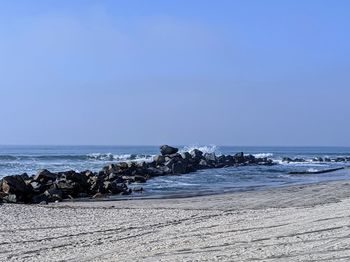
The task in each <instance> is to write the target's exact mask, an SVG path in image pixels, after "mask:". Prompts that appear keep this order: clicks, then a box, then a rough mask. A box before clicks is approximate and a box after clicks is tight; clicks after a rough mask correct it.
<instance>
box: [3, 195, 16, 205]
mask: <svg viewBox="0 0 350 262" xmlns="http://www.w3.org/2000/svg"><path fill="white" fill-rule="evenodd" d="M2 200H3V201H4V202H5V203H17V201H18V199H17V196H16V195H15V194H8V195H4V196H3V197H2Z"/></svg>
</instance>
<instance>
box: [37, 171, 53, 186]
mask: <svg viewBox="0 0 350 262" xmlns="http://www.w3.org/2000/svg"><path fill="white" fill-rule="evenodd" d="M56 179H57V174H54V173H51V172H50V171H48V170H46V169H43V170H40V171H38V173H37V174H36V176H34V180H36V181H40V182H41V183H46V182H48V181H55V180H56Z"/></svg>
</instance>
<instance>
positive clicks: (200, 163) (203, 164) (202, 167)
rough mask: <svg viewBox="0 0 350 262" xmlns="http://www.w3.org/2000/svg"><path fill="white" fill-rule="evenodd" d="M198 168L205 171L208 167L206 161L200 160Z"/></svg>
mask: <svg viewBox="0 0 350 262" xmlns="http://www.w3.org/2000/svg"><path fill="white" fill-rule="evenodd" d="M198 167H199V168H200V169H205V168H208V167H209V165H208V163H207V161H206V160H204V159H202V160H201V161H199V163H198Z"/></svg>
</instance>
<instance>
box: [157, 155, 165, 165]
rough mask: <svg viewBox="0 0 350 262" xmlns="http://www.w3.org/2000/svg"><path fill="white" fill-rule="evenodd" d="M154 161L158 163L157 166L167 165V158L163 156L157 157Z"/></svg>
mask: <svg viewBox="0 0 350 262" xmlns="http://www.w3.org/2000/svg"><path fill="white" fill-rule="evenodd" d="M154 161H155V162H156V163H157V165H162V164H164V163H165V157H164V156H163V155H157V156H155V157H154Z"/></svg>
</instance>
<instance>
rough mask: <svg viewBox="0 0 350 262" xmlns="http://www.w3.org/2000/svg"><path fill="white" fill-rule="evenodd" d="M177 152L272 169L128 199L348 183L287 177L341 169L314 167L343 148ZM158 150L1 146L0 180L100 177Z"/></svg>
mask: <svg viewBox="0 0 350 262" xmlns="http://www.w3.org/2000/svg"><path fill="white" fill-rule="evenodd" d="M179 148H180V151H190V150H192V149H193V148H198V149H200V150H201V151H203V152H210V153H211V152H214V153H216V154H217V155H220V154H235V153H237V152H244V153H245V154H253V155H255V156H256V157H268V158H271V159H273V161H274V162H275V163H276V165H273V166H240V167H229V168H220V169H207V170H200V171H197V172H194V173H190V174H185V175H172V176H162V177H155V178H152V179H149V180H148V181H147V182H146V183H144V184H132V185H130V187H131V188H133V187H135V186H138V187H139V186H142V187H143V189H144V191H143V193H142V194H137V193H134V194H133V195H132V196H131V197H173V196H176V197H178V196H192V195H206V194H217V193H226V192H236V191H246V190H256V189H260V188H268V187H278V186H285V185H297V184H309V183H317V182H323V181H331V180H344V179H350V169H344V170H340V171H336V172H332V173H326V174H307V175H290V174H288V173H289V172H291V171H317V170H322V169H328V168H335V167H343V166H347V165H350V162H348V163H347V162H317V161H313V159H314V158H317V157H322V158H325V157H329V158H337V157H350V148H346V147H234V146H233V147H228V146H220V147H218V146H180V147H179ZM158 153H159V147H158V146H0V178H1V177H3V176H6V175H15V174H21V173H24V172H26V173H28V174H29V175H31V174H35V173H36V172H37V170H40V169H44V168H45V169H48V170H50V171H52V172H56V171H67V170H75V171H84V170H92V171H99V170H100V169H102V167H103V166H105V165H108V164H110V163H116V162H120V161H152V159H153V156H154V155H156V154H158ZM283 157H290V158H303V159H305V160H306V162H300V163H285V162H282V159H283Z"/></svg>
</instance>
